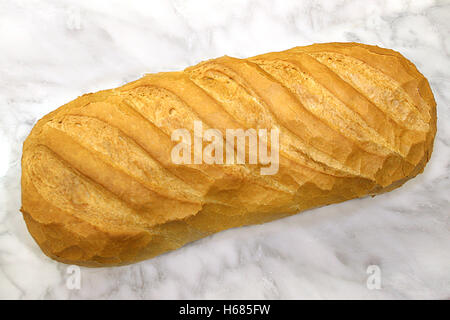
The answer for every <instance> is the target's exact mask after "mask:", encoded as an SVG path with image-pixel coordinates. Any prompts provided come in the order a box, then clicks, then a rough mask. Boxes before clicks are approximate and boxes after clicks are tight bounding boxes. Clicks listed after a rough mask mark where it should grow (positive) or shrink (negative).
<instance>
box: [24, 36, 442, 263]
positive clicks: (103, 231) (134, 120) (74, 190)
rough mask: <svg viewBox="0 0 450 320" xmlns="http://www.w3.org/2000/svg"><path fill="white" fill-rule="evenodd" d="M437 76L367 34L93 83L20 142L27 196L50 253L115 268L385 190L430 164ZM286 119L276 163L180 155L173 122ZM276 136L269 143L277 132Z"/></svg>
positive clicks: (28, 211) (30, 216)
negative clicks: (100, 85) (270, 169)
mask: <svg viewBox="0 0 450 320" xmlns="http://www.w3.org/2000/svg"><path fill="white" fill-rule="evenodd" d="M435 107H436V104H435V101H434V98H433V94H432V92H431V89H430V86H429V84H428V82H427V80H426V79H425V77H424V76H423V75H422V74H421V73H419V71H418V70H417V69H416V67H415V66H414V65H413V64H412V63H411V62H409V61H408V60H407V59H406V58H404V57H403V56H402V55H400V54H399V53H397V52H395V51H392V50H389V49H382V48H379V47H375V46H368V45H363V44H358V43H327V44H315V45H311V46H306V47H296V48H293V49H290V50H287V51H283V52H275V53H268V54H263V55H259V56H255V57H252V58H248V59H236V58H231V57H227V56H224V57H221V58H217V59H213V60H209V61H205V62H202V63H200V64H198V65H196V66H193V67H189V68H187V69H186V70H184V71H180V72H169V73H157V74H148V75H146V76H144V77H143V78H141V79H139V80H137V81H134V82H131V83H128V84H126V85H124V86H122V87H119V88H116V89H111V90H105V91H100V92H97V93H93V94H86V95H83V96H81V97H79V98H77V99H75V100H74V101H72V102H69V103H68V104H66V105H64V106H62V107H60V108H58V109H57V110H55V111H53V112H51V113H50V114H48V115H46V116H45V117H43V118H42V119H41V120H39V121H38V123H37V124H36V125H35V127H34V128H33V129H32V131H31V133H30V135H29V136H28V138H27V139H26V141H25V142H24V146H23V156H22V181H21V183H22V208H21V211H22V213H23V217H24V220H25V222H26V224H27V227H28V230H29V232H30V233H31V235H32V236H33V238H34V239H35V240H36V242H37V243H38V245H39V246H40V247H41V249H42V250H43V252H44V253H45V254H47V255H48V256H49V257H51V258H53V259H56V260H58V261H61V262H64V263H70V264H78V265H84V266H92V267H102V266H114V265H123V264H129V263H134V262H137V261H141V260H145V259H149V258H151V257H154V256H156V255H159V254H162V253H164V252H167V251H170V250H174V249H177V248H179V247H181V246H183V245H184V244H186V243H188V242H191V241H194V240H197V239H200V238H203V237H205V236H208V235H210V234H212V233H215V232H218V231H221V230H224V229H228V228H233V227H238V226H243V225H250V224H256V223H263V222H267V221H271V220H274V219H277V218H281V217H284V216H287V215H292V214H295V213H297V212H300V211H303V210H306V209H310V208H314V207H318V206H323V205H328V204H331V203H337V202H342V201H345V200H349V199H353V198H358V197H363V196H366V195H375V194H379V193H383V192H386V191H390V190H392V189H394V188H397V187H399V186H401V185H402V184H403V183H404V182H406V181H407V180H409V179H410V178H412V177H414V176H416V175H417V174H419V173H421V172H422V171H423V169H424V167H425V164H426V163H427V161H428V160H429V158H430V156H431V152H432V148H433V140H434V136H435V133H436V108H435ZM195 121H201V123H202V124H203V130H207V129H210V128H214V129H217V130H219V131H220V132H221V133H223V136H224V137H225V131H226V130H227V129H244V130H247V129H250V128H254V129H273V128H276V129H277V130H278V131H279V149H278V150H279V168H278V171H277V173H276V174H273V175H262V174H261V173H260V169H261V167H262V165H260V164H247V163H244V164H215V163H214V164H206V163H198V164H175V163H174V162H173V161H172V158H171V151H172V150H173V148H174V146H175V145H176V144H177V142H176V141H173V139H171V134H172V132H173V131H174V130H177V129H179V128H186V129H187V130H189V131H190V132H191V133H192V132H193V130H194V122H195ZM268 143H270V142H268Z"/></svg>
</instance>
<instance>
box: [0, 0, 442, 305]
mask: <svg viewBox="0 0 450 320" xmlns="http://www.w3.org/2000/svg"><path fill="white" fill-rule="evenodd" d="M331 41H357V42H363V43H368V44H376V45H379V46H382V47H388V48H392V49H395V50H397V51H400V52H401V53H402V54H404V55H405V56H406V57H407V58H409V59H410V60H412V61H413V62H414V63H415V64H416V65H417V67H418V68H419V70H420V71H421V72H422V73H423V74H424V75H425V76H426V77H427V78H428V79H429V81H430V84H431V87H432V89H433V92H434V94H435V98H436V101H437V106H438V133H437V137H436V141H435V149H434V153H433V156H432V158H431V161H430V163H429V164H428V166H427V167H426V169H425V171H424V173H423V174H422V175H420V176H418V177H417V178H415V179H413V180H411V181H409V182H408V183H406V184H405V185H404V186H403V187H402V188H400V189H397V190H395V191H393V192H391V193H388V194H384V195H380V196H377V197H375V198H364V199H358V200H352V201H348V202H345V203H342V204H338V205H332V206H327V207H324V208H320V209H315V210H310V211H307V212H304V213H302V214H299V215H296V216H292V217H289V218H285V219H282V220H279V221H275V222H272V223H268V224H265V225H258V226H252V227H245V228H240V229H233V230H228V231H225V232H222V233H219V234H216V235H213V236H211V237H209V238H206V239H203V240H200V241H197V242H195V243H193V244H189V245H187V246H186V247H184V248H182V249H180V250H177V251H174V252H171V253H167V254H164V255H162V256H160V257H157V258H155V259H152V260H148V261H145V262H142V263H138V264H135V265H131V266H126V267H118V268H102V269H89V268H80V269H77V268H74V267H70V266H67V265H64V264H60V263H57V262H55V261H52V260H50V259H49V258H47V257H46V256H45V255H44V254H43V253H42V252H41V251H40V249H39V248H38V246H37V245H36V244H35V242H34V241H33V239H32V238H31V236H30V235H29V233H28V231H27V230H26V227H25V223H24V221H23V219H22V215H21V214H20V212H19V208H20V204H21V201H20V157H21V152H22V142H23V141H24V139H25V138H26V136H27V135H28V133H29V131H30V129H31V128H32V126H33V124H34V123H35V122H36V121H37V120H38V119H39V118H40V117H42V116H43V115H45V114H46V113H48V112H49V111H51V110H53V109H55V108H56V107H58V106H60V105H62V104H64V103H65V102H68V101H70V100H72V99H74V98H76V97H77V96H79V95H81V94H83V93H86V92H93V91H97V90H100V89H106V88H111V87H116V86H119V85H121V84H123V83H125V82H128V81H131V80H134V79H137V78H139V77H140V76H141V75H142V74H144V73H150V72H159V71H169V70H179V69H182V68H185V67H186V66H189V65H192V64H194V63H197V62H199V61H201V60H205V59H208V58H213V57H218V56H222V55H225V54H226V55H230V56H236V57H248V56H252V55H255V54H259V53H265V52H269V51H278V50H283V49H288V48H291V47H294V46H298V45H307V44H311V43H314V42H331ZM449 53H450V2H449V1H406V0H405V1H387V0H386V1H356V0H355V1H351V0H349V1H294V0H292V1H291V0H289V1H287V0H283V1H256V0H253V1H241V0H232V1H222V0H214V1H212V0H208V1H200V0H198V1H191V0H188V1H186V0H171V1H126V2H123V1H122V2H121V1H77V2H76V3H75V2H70V1H59V0H58V1H57V0H41V1H13V0H10V1H5V0H3V1H0V58H1V59H0V155H1V156H0V221H1V222H0V298H2V299H18V298H24V299H82V298H95V299H103V298H117V299H131V298H145V299H167V298H175V299H206V298H217V299H221V298H223V299H232V298H233V299H245V298H249V299H302V298H311V299H330V298H338V299H347V298H361V299H370V298H375V299H378V298H388V299H403V298H406V299H409V298H426V299H429V298H443V299H448V298H450V220H449V217H450V203H449V202H450V196H449V191H450V126H449V122H450V56H449ZM74 277H76V278H74ZM76 280H80V282H77V281H76ZM377 284H379V286H377Z"/></svg>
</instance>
